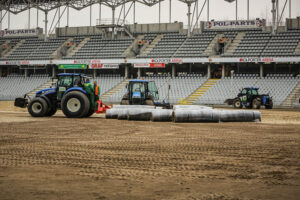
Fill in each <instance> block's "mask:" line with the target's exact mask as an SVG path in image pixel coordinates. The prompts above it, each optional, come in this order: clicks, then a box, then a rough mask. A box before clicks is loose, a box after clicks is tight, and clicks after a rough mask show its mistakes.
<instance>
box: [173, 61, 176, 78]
mask: <svg viewBox="0 0 300 200" xmlns="http://www.w3.org/2000/svg"><path fill="white" fill-rule="evenodd" d="M175 77H176V65H175V64H173V65H172V78H175Z"/></svg>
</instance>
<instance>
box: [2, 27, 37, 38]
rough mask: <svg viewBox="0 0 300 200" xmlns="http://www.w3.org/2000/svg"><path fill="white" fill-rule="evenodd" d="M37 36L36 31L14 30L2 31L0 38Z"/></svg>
mask: <svg viewBox="0 0 300 200" xmlns="http://www.w3.org/2000/svg"><path fill="white" fill-rule="evenodd" d="M36 35H38V30H37V29H16V30H2V31H1V37H16V36H21V37H26V36H36Z"/></svg>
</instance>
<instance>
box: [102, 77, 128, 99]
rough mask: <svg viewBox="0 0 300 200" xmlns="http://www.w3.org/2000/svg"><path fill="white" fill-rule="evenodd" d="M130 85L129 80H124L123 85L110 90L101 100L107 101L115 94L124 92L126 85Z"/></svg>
mask: <svg viewBox="0 0 300 200" xmlns="http://www.w3.org/2000/svg"><path fill="white" fill-rule="evenodd" d="M128 83H129V79H124V81H122V82H121V83H119V84H118V85H116V86H115V87H114V88H112V89H110V90H108V91H107V92H106V93H105V94H103V95H101V97H100V99H102V100H104V101H105V99H107V98H109V97H110V96H112V95H113V94H115V93H117V92H119V91H120V90H122V89H123V88H125V87H126V84H128Z"/></svg>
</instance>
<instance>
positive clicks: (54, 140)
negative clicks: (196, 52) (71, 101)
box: [0, 105, 300, 200]
mask: <svg viewBox="0 0 300 200" xmlns="http://www.w3.org/2000/svg"><path fill="white" fill-rule="evenodd" d="M4 107H5V106H4ZM7 110H8V109H3V107H1V105H0V199H72V200H74V199H122V200H123V199H142V200H145V199H146V200H147V199H172V200H174V199H182V200H185V199H191V200H194V199H200V200H202V199H203V200H207V199H208V200H244V199H289V200H294V199H295V200H296V199H300V111H299V110H298V111H297V110H294V111H293V110H261V112H262V122H261V123H219V124H214V123H191V124H188V123H176V124H175V123H169V122H168V123H160V122H158V123H153V122H134V121H118V120H106V119H105V118H104V115H93V116H92V117H91V118H86V119H68V118H65V117H64V116H63V115H62V114H61V113H60V112H59V113H58V114H56V115H55V116H54V117H51V118H32V117H30V116H29V114H28V113H27V112H22V111H13V112H10V111H7Z"/></svg>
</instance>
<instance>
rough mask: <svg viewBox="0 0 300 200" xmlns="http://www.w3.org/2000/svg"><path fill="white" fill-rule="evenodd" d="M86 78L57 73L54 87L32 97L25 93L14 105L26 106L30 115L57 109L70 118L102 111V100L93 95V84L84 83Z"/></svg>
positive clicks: (53, 111)
mask: <svg viewBox="0 0 300 200" xmlns="http://www.w3.org/2000/svg"><path fill="white" fill-rule="evenodd" d="M87 79H88V77H87V76H86V75H84V74H78V73H62V74H58V81H57V83H56V87H53V88H47V89H43V90H40V91H38V92H36V94H35V97H34V98H33V99H30V98H29V99H28V98H26V95H25V96H24V98H16V99H15V106H17V107H21V108H26V107H27V108H28V112H29V113H30V114H31V116H32V117H45V116H52V115H54V114H55V113H56V111H57V109H61V110H62V112H63V113H64V115H65V116H67V117H70V118H81V117H89V116H91V115H92V114H93V113H95V112H98V113H99V112H103V107H102V106H103V105H102V102H101V101H100V100H99V97H98V96H95V95H94V89H93V85H92V84H90V83H86V82H87ZM105 106H106V105H105ZM104 108H106V107H104ZM99 109H100V110H101V111H100V110H99ZM104 111H105V109H104Z"/></svg>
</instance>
